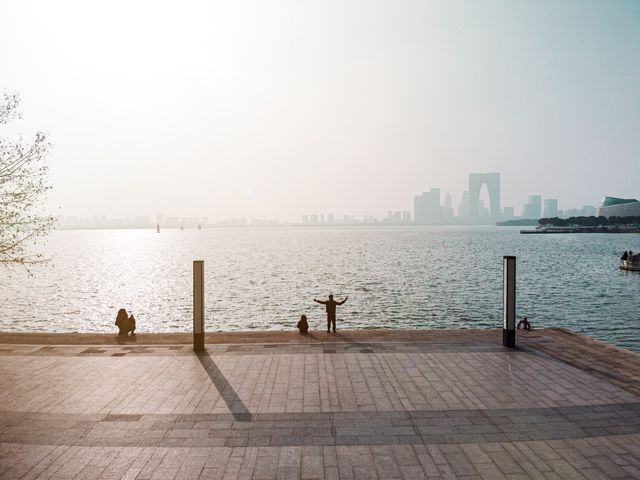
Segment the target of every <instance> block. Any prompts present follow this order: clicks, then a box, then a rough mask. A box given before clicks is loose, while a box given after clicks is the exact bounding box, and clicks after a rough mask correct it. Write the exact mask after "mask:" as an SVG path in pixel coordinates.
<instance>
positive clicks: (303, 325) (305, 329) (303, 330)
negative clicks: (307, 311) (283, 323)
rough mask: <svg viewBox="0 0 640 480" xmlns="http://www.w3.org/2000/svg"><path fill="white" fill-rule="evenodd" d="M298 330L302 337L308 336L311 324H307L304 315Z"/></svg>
mask: <svg viewBox="0 0 640 480" xmlns="http://www.w3.org/2000/svg"><path fill="white" fill-rule="evenodd" d="M298 330H300V334H301V335H306V334H307V332H308V331H309V323H307V316H306V315H302V316H301V317H300V321H299V322H298Z"/></svg>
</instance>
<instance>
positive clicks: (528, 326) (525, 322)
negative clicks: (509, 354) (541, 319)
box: [518, 317, 531, 330]
mask: <svg viewBox="0 0 640 480" xmlns="http://www.w3.org/2000/svg"><path fill="white" fill-rule="evenodd" d="M521 326H522V329H523V330H531V323H529V320H527V317H524V318H523V319H522V320H520V321H519V322H518V330H520V327H521Z"/></svg>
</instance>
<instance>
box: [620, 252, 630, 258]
mask: <svg viewBox="0 0 640 480" xmlns="http://www.w3.org/2000/svg"><path fill="white" fill-rule="evenodd" d="M627 258H629V252H627V251H626V250H625V252H624V253H623V254H622V256H621V257H620V260H626V259H627Z"/></svg>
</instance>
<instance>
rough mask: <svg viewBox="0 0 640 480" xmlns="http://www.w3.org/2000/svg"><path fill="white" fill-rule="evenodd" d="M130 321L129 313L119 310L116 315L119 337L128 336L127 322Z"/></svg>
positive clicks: (122, 309)
mask: <svg viewBox="0 0 640 480" xmlns="http://www.w3.org/2000/svg"><path fill="white" fill-rule="evenodd" d="M128 319H129V315H127V311H126V310H125V309H124V308H121V309H120V310H118V314H117V315H116V327H118V335H126V334H127V330H126V325H127V320H128Z"/></svg>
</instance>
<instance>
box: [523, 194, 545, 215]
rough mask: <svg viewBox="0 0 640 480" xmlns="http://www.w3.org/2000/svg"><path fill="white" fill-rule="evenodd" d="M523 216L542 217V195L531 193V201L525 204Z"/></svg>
mask: <svg viewBox="0 0 640 480" xmlns="http://www.w3.org/2000/svg"><path fill="white" fill-rule="evenodd" d="M522 216H523V217H524V218H534V219H538V218H541V217H542V197H541V196H540V195H529V203H526V204H525V205H524V207H523V209H522Z"/></svg>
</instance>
